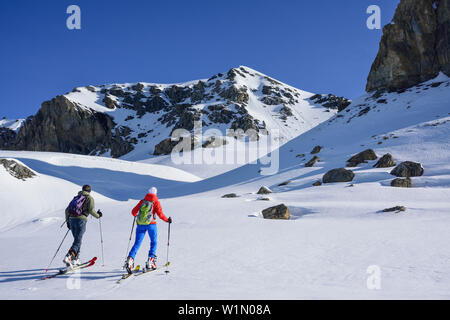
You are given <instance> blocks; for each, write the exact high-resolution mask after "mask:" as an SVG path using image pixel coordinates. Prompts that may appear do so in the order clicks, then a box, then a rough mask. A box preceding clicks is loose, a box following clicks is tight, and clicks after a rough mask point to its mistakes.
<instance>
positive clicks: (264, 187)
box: [257, 186, 272, 194]
mask: <svg viewBox="0 0 450 320" xmlns="http://www.w3.org/2000/svg"><path fill="white" fill-rule="evenodd" d="M269 193H272V190H270V189H269V188H267V187H266V186H262V187H261V188H259V190H258V192H257V194H269Z"/></svg>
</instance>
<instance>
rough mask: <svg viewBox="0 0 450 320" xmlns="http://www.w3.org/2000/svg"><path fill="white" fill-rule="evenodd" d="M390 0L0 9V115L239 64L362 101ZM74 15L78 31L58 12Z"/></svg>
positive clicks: (57, 4) (24, 3)
mask: <svg viewBox="0 0 450 320" xmlns="http://www.w3.org/2000/svg"><path fill="white" fill-rule="evenodd" d="M398 2H399V0H345V1H336V0H316V1H303V0H290V1H288V0H276V1H275V0H272V1H265V0H226V1H223V0H180V1H178V0H172V1H166V0H165V1H154V0H129V1H123V0H122V1H115V0H72V1H65V0H55V1H49V0H42V1H32V0H18V1H0V39H1V40H0V41H1V50H0V71H1V76H0V108H1V111H0V117H3V116H6V117H7V118H19V117H27V116H29V115H33V114H35V113H36V112H37V110H38V109H39V107H40V105H41V103H42V102H43V101H45V100H48V99H51V98H53V97H54V96H56V95H58V94H64V93H66V92H69V91H71V90H72V89H73V88H74V87H77V86H84V85H89V84H104V83H123V82H138V81H143V82H156V83H172V82H183V81H188V80H195V79H201V78H208V77H210V76H212V75H213V74H216V73H218V72H225V71H227V70H228V69H230V68H232V67H236V66H239V65H246V66H249V67H251V68H253V69H256V70H258V71H260V72H263V73H265V74H268V75H269V76H271V77H274V78H276V79H278V80H280V81H283V82H285V83H287V84H289V85H292V86H294V87H297V88H299V89H304V90H307V91H310V92H314V93H316V92H318V93H329V92H330V93H334V94H336V95H341V96H345V97H349V98H355V97H357V96H359V95H361V94H362V93H364V88H365V84H366V79H367V75H368V73H369V70H370V66H371V64H372V62H373V59H374V58H375V56H376V53H377V51H378V45H379V41H380V38H381V35H382V31H381V30H369V29H368V28H367V27H366V20H367V18H368V16H369V15H368V14H366V9H367V7H368V6H369V5H372V4H376V5H378V6H380V8H381V16H382V25H385V24H386V23H388V22H390V20H391V19H392V16H393V14H394V11H395V8H396V6H397V4H398ZM71 4H76V5H78V6H80V8H81V27H82V29H81V30H75V31H71V30H68V29H67V28H66V19H67V17H68V16H69V15H68V14H66V9H67V7H68V6H69V5H71Z"/></svg>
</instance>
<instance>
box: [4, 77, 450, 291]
mask: <svg viewBox="0 0 450 320" xmlns="http://www.w3.org/2000/svg"><path fill="white" fill-rule="evenodd" d="M449 101H450V81H449V79H448V78H446V77H444V76H441V77H440V78H437V79H434V80H432V81H430V82H428V83H424V84H421V85H419V86H417V87H413V88H411V89H408V90H406V91H405V92H403V93H389V94H387V93H386V94H383V95H379V96H371V95H365V96H363V97H361V98H359V99H357V100H356V101H354V102H353V103H352V104H351V105H350V106H349V107H347V108H346V109H345V110H343V111H342V112H340V113H338V114H337V115H335V116H334V117H332V118H330V119H329V120H327V121H325V122H323V123H322V124H320V125H318V126H317V127H314V128H313V129H311V130H309V131H308V132H305V133H304V134H302V135H301V136H299V137H297V138H294V139H293V140H291V141H289V142H287V143H285V144H284V145H282V146H281V147H280V149H279V150H278V151H279V171H278V173H277V174H274V175H271V176H262V175H261V174H260V172H259V170H260V169H261V167H264V166H261V165H260V164H246V165H243V166H241V167H239V168H234V169H233V170H231V171H229V172H225V173H221V172H220V171H221V169H220V168H217V167H216V166H209V165H206V164H205V165H204V168H205V170H209V171H211V172H210V174H208V176H209V178H207V179H204V180H200V181H199V180H198V179H196V178H195V177H193V176H192V175H189V174H185V173H182V172H179V171H170V172H169V171H167V172H165V171H164V170H166V168H167V167H145V166H146V165H147V164H143V163H136V167H134V165H135V164H134V163H130V162H127V161H120V160H119V161H117V160H112V159H108V158H102V157H93V158H90V157H83V156H82V157H79V156H73V157H72V156H71V155H64V154H50V153H49V154H47V153H26V154H25V153H13V152H4V151H2V152H0V157H7V158H15V159H19V160H20V162H22V163H23V164H25V165H27V166H29V167H30V168H31V169H33V170H34V171H36V172H37V174H38V178H39V179H41V180H38V178H33V179H36V180H33V179H30V180H27V181H25V183H29V184H30V186H25V185H23V186H20V185H19V184H20V183H22V181H14V180H11V179H10V178H9V177H8V176H6V175H5V173H4V172H2V170H1V169H2V168H1V167H0V173H1V174H2V177H1V178H2V179H1V180H0V181H1V183H2V185H1V190H2V191H1V193H0V196H1V199H0V200H1V203H2V219H4V220H3V222H2V223H3V224H2V226H3V228H2V232H1V233H0V243H1V250H0V270H1V273H0V281H1V282H2V286H1V287H0V297H1V298H4V299H11V298H19V299H54V298H58V297H59V298H60V297H61V294H62V293H63V294H64V297H65V298H68V299H96V298H98V299H134V298H135V297H136V296H139V297H140V298H144V299H301V298H309V299H321V298H322V299H323V298H326V299H336V298H337V299H347V298H359V299H360V298H363V299H368V298H370V299H391V298H397V299H417V298H422V299H430V298H434V299H448V298H449V297H450V293H449V290H448V288H449V287H450V270H449V268H448V266H449V265H450V247H449V243H450V234H449V232H448V226H449V225H450V211H449V209H448V208H450V145H449V143H450V142H449V137H450V105H449ZM317 145H320V146H322V150H321V151H320V152H319V153H318V154H317V156H318V157H319V158H320V161H319V162H317V163H316V164H315V165H314V166H313V167H310V168H306V167H305V166H304V164H305V162H306V161H308V160H309V159H310V158H311V157H312V156H313V155H311V154H310V151H311V150H312V149H313V147H315V146H317ZM367 148H372V149H373V150H374V151H375V152H376V154H377V156H378V157H380V156H382V155H383V154H385V153H388V152H389V153H391V154H392V155H393V157H394V159H395V161H396V162H397V163H400V162H401V161H405V160H410V161H416V162H420V163H421V164H422V166H423V168H424V175H423V176H421V177H413V178H412V184H413V187H412V188H407V189H405V188H394V187H391V186H390V185H389V182H390V181H391V180H392V179H393V178H394V176H392V175H390V173H389V172H390V170H391V169H392V168H385V169H376V168H373V164H374V163H375V161H369V162H368V163H362V164H360V165H358V166H357V167H356V168H351V169H352V170H353V171H354V173H355V178H354V180H353V181H352V182H351V183H332V184H323V185H321V186H318V187H313V186H312V184H313V183H314V182H316V181H317V180H319V179H321V178H322V176H323V174H324V173H325V172H327V171H328V170H329V169H333V168H339V167H345V166H346V160H347V159H348V158H350V156H352V155H354V154H356V153H358V152H360V151H362V150H364V149H367ZM302 154H303V155H302ZM168 163H169V162H168ZM171 166H173V167H176V165H174V164H173V163H172V164H171ZM145 168H147V169H145ZM153 168H154V169H155V170H153ZM141 170H142V171H144V170H147V171H145V174H143V176H142V177H141V176H140V175H139V173H140V171H141ZM214 170H217V172H216V173H220V174H214V173H213V171H214ZM156 175H157V176H158V178H156V177H152V176H156ZM170 178H172V180H170ZM50 179H52V180H50ZM89 179H92V184H93V185H95V187H94V190H97V193H96V194H95V197H96V199H97V198H98V207H99V208H101V209H102V211H103V212H104V217H103V218H102V228H103V229H102V230H103V239H104V249H105V251H104V252H105V256H104V257H105V265H104V266H102V264H101V246H100V236H99V228H98V222H97V221H96V220H94V219H90V220H89V223H88V231H87V233H86V236H85V239H84V244H83V249H82V257H83V259H88V258H90V257H92V256H98V257H99V258H100V260H99V262H98V263H97V265H95V266H94V267H92V268H91V269H87V270H86V271H83V272H82V273H81V274H76V275H72V276H67V277H61V278H56V279H53V280H49V281H38V279H39V278H40V277H42V275H43V274H44V270H43V269H44V268H45V267H46V266H47V264H48V262H49V260H50V259H51V257H52V255H53V253H54V251H55V250H56V248H57V245H58V243H59V241H60V240H61V239H62V237H63V235H64V233H65V230H64V229H60V228H59V226H60V224H61V223H62V221H61V216H62V211H61V210H62V209H63V208H64V206H65V205H66V202H67V201H68V200H70V198H71V196H72V193H73V191H76V190H77V188H76V186H75V184H76V185H78V186H80V185H81V184H82V183H81V182H82V181H83V182H84V181H86V182H89ZM66 180H68V181H66ZM282 182H288V183H287V184H284V185H282V186H280V185H279V184H281V183H282ZM15 184H16V185H17V186H16V185H15ZM31 184H34V186H33V187H31ZM41 185H42V186H43V187H42V188H40V186H41ZM151 185H156V186H157V187H159V189H160V191H159V196H160V198H161V203H162V206H163V210H164V212H165V213H166V215H168V216H171V217H172V218H173V220H174V223H173V225H172V227H171V241H170V256H169V257H167V256H166V240H167V225H165V224H164V223H163V222H161V221H160V222H159V229H158V230H159V234H158V239H159V248H158V257H159V260H158V264H159V265H162V264H164V263H165V262H166V259H169V260H170V261H171V265H170V271H171V272H170V273H169V274H168V275H166V274H164V272H163V271H162V270H161V271H156V272H155V273H153V274H149V275H146V276H143V277H141V278H133V279H130V281H128V282H127V283H125V284H124V285H122V286H117V284H116V283H115V280H116V279H118V278H119V277H120V275H121V273H122V272H123V271H122V270H121V266H122V264H123V259H124V258H125V255H126V252H125V250H126V247H127V243H128V238H129V233H130V229H131V224H132V216H131V215H130V210H131V208H132V207H133V206H134V205H135V204H136V202H137V200H138V199H140V198H141V197H143V196H144V194H145V191H146V190H147V189H148V187H150V186H151ZM262 185H266V186H268V187H269V188H271V189H272V191H273V193H272V194H269V195H267V196H265V197H267V198H268V200H265V201H263V200H261V196H260V195H257V194H256V192H257V191H258V189H259V187H261V186H262ZM72 187H73V189H72ZM8 188H11V192H9V191H8ZM14 188H16V189H14ZM5 191H6V192H5ZM230 192H234V193H236V194H237V195H238V197H237V198H232V199H225V198H221V197H222V195H224V194H225V193H230ZM22 194H25V195H24V196H22ZM28 194H31V198H30V199H31V200H33V201H37V203H38V204H39V203H40V202H39V201H44V200H43V199H45V200H46V201H47V202H46V203H54V204H55V205H53V206H52V207H51V208H48V207H45V206H44V205H43V204H39V205H38V208H40V212H39V217H36V216H34V215H28V213H27V214H21V213H22V211H18V212H17V211H14V213H13V210H15V207H16V206H19V207H20V206H21V205H22V203H21V202H29V201H24V199H25V200H28V199H29V198H27V195H28ZM105 196H107V197H108V198H109V199H107V198H105ZM40 199H42V200H40ZM129 199H132V200H129ZM118 200H120V201H118ZM18 203H19V205H18ZM30 203H31V202H30ZM280 203H284V204H286V205H287V206H288V207H289V209H290V211H291V220H288V221H275V220H265V219H262V217H261V210H262V209H265V208H267V207H269V206H273V205H278V204H280ZM397 205H401V206H405V207H406V211H405V212H401V213H385V212H382V210H383V209H385V208H389V207H393V206H397ZM30 208H31V207H29V206H28V207H26V208H25V207H24V209H23V210H25V211H26V212H28V211H29V210H30ZM58 208H60V209H59V211H58ZM41 209H42V210H41ZM16 215H19V217H17V216H16ZM22 216H23V217H22ZM17 219H20V221H21V223H20V224H17ZM145 241H146V242H144V245H143V246H142V248H141V250H140V251H139V253H138V255H137V262H138V263H143V261H144V260H145V258H146V254H147V249H148V242H147V241H148V240H147V239H146V240H145ZM69 242H70V240H68V241H66V243H65V244H64V245H63V247H62V249H61V252H60V254H59V255H58V257H57V259H56V260H55V263H54V265H53V266H55V267H56V266H58V265H60V261H61V259H62V256H63V254H64V252H65V251H66V250H67V249H68V247H69V245H70V244H69ZM17 252H20V254H17ZM11 257H14V258H11ZM223 266H226V268H224V267H223ZM373 270H379V271H380V273H379V274H378V276H379V277H380V278H379V280H380V282H379V284H380V287H379V288H378V290H373V289H371V287H370V286H368V285H367V283H368V282H369V283H371V282H370V280H371V279H372V278H373V276H374V274H373ZM371 277H372V278H371ZM149 285H151V287H152V290H150V291H149V290H148V288H149Z"/></svg>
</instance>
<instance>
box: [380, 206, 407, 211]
mask: <svg viewBox="0 0 450 320" xmlns="http://www.w3.org/2000/svg"><path fill="white" fill-rule="evenodd" d="M394 211H395V213H399V212H400V211H406V207H404V206H395V207H392V208H386V209H383V212H394Z"/></svg>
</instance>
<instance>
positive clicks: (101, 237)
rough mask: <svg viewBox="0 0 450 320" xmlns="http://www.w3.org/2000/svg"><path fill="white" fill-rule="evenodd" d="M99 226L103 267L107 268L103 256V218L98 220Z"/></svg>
mask: <svg viewBox="0 0 450 320" xmlns="http://www.w3.org/2000/svg"><path fill="white" fill-rule="evenodd" d="M98 225H99V226H100V243H101V245H102V267H104V266H105V255H104V254H103V233H102V218H101V217H100V218H99V219H98Z"/></svg>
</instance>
